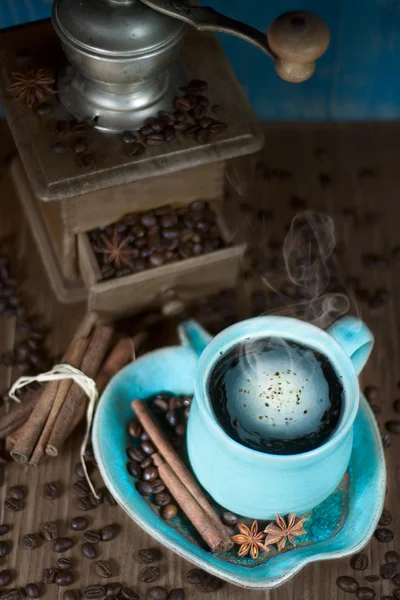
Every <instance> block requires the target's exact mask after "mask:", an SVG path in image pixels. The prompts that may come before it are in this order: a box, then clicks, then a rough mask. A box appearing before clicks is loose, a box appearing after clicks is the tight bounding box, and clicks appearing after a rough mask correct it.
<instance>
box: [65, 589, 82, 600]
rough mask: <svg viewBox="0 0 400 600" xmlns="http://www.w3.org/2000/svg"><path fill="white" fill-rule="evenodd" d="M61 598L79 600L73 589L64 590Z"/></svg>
mask: <svg viewBox="0 0 400 600" xmlns="http://www.w3.org/2000/svg"><path fill="white" fill-rule="evenodd" d="M63 600H79V598H78V594H77V593H76V592H75V591H74V590H65V592H64V593H63Z"/></svg>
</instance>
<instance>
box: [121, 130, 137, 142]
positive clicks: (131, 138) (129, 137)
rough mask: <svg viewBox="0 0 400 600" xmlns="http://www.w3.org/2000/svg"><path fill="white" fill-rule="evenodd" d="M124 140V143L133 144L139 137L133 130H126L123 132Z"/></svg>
mask: <svg viewBox="0 0 400 600" xmlns="http://www.w3.org/2000/svg"><path fill="white" fill-rule="evenodd" d="M122 141H123V142H124V144H133V143H134V142H136V141H137V137H136V135H135V134H134V133H132V132H131V131H124V133H123V134H122Z"/></svg>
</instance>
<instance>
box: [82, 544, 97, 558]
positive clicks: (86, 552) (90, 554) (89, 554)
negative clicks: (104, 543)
mask: <svg viewBox="0 0 400 600" xmlns="http://www.w3.org/2000/svg"><path fill="white" fill-rule="evenodd" d="M81 550H82V554H83V556H84V557H85V558H89V559H91V560H93V559H94V558H97V550H96V548H95V547H94V546H93V544H91V543H90V542H84V543H83V544H82V546H81Z"/></svg>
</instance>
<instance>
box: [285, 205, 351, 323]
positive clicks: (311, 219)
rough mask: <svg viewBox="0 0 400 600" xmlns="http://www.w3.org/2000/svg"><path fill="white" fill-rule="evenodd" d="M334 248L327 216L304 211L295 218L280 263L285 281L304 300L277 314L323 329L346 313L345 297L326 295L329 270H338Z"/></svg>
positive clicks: (347, 300)
mask: <svg viewBox="0 0 400 600" xmlns="http://www.w3.org/2000/svg"><path fill="white" fill-rule="evenodd" d="M335 247H336V235H335V225H334V222H333V219H332V218H331V217H330V216H329V215H327V214H324V213H318V212H313V211H306V212H302V213H300V214H298V215H296V217H294V219H293V221H292V223H291V226H290V229H289V232H288V233H287V235H286V238H285V240H284V243H283V259H284V265H285V271H286V275H287V277H288V278H289V280H290V281H291V283H293V284H294V285H296V286H298V287H299V288H303V291H304V294H303V298H304V299H303V300H302V301H301V303H297V304H293V305H290V306H286V307H284V308H280V309H279V310H277V311H275V312H276V313H279V314H281V315H286V316H289V315H292V316H299V317H301V318H303V319H305V320H307V321H308V322H309V323H313V324H314V325H317V326H319V327H323V328H325V327H327V326H329V325H330V324H331V323H332V322H334V321H335V320H336V319H338V318H339V317H340V316H342V315H343V314H345V313H347V312H348V310H349V308H350V301H349V299H348V297H347V296H346V295H345V294H343V293H333V292H329V291H327V290H328V288H329V284H330V281H331V273H332V270H333V269H338V265H337V264H336V259H335V257H334V250H335ZM296 313H299V314H296Z"/></svg>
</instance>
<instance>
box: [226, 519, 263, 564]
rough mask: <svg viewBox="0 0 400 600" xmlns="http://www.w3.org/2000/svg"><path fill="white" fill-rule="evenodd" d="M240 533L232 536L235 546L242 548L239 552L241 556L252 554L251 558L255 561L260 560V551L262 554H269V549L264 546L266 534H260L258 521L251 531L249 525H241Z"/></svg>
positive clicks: (254, 523)
mask: <svg viewBox="0 0 400 600" xmlns="http://www.w3.org/2000/svg"><path fill="white" fill-rule="evenodd" d="M239 531H240V533H238V534H237V535H234V536H232V540H233V541H234V542H235V544H239V545H240V546H241V548H240V550H239V552H238V554H239V556H246V555H247V554H248V553H249V552H250V556H251V558H253V559H254V560H255V559H256V558H258V554H259V551H260V550H261V552H269V548H267V547H266V546H265V545H264V544H263V540H264V537H265V533H264V532H262V531H260V533H258V523H257V521H254V522H253V524H252V526H251V529H249V528H248V527H247V525H244V523H240V524H239Z"/></svg>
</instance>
